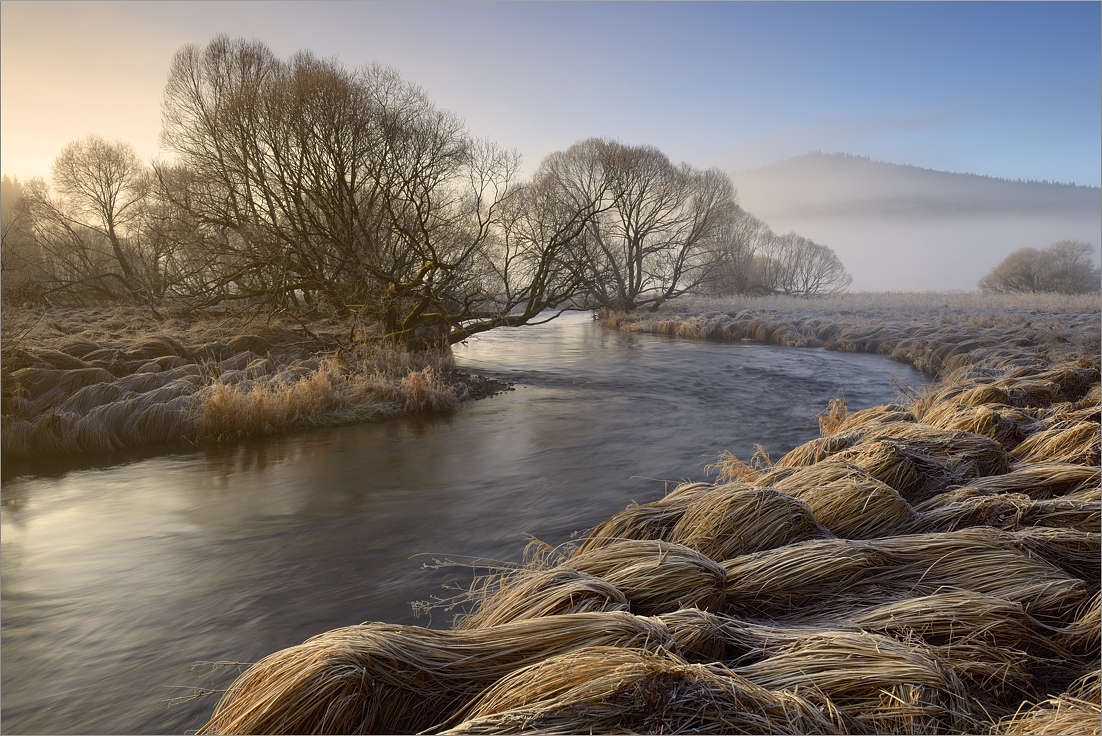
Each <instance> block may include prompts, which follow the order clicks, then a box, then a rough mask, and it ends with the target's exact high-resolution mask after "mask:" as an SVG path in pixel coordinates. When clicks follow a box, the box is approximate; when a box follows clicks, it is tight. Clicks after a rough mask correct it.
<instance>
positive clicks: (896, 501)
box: [774, 460, 914, 539]
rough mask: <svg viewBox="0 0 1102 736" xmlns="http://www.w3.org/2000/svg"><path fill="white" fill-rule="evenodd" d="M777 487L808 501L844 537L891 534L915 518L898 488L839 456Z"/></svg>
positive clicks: (783, 480) (821, 519)
mask: <svg viewBox="0 0 1102 736" xmlns="http://www.w3.org/2000/svg"><path fill="white" fill-rule="evenodd" d="M774 487H775V488H777V489H778V490H780V491H784V492H785V493H788V494H790V495H791V496H793V497H795V498H798V499H800V500H801V501H804V502H805V503H807V505H808V507H809V508H810V509H811V512H812V513H813V514H814V515H815V518H816V519H817V520H818V521H819V523H820V524H822V525H823V526H824V527H826V528H827V529H828V530H829V531H830V532H831V533H832V534H834V535H835V536H838V537H843V538H845V539H869V538H875V537H885V536H889V535H891V534H893V533H895V532H896V530H898V529H899V528H900V527H901V526H903V525H904V524H906V523H908V522H909V521H910V520H911V519H913V518H914V511H913V510H912V509H911V507H910V505H909V504H908V503H907V502H906V501H904V500H903V497H902V496H900V495H899V492H898V491H896V490H895V489H894V488H892V487H891V486H889V485H887V484H886V483H882V482H881V481H879V480H877V479H876V478H873V477H872V476H871V475H869V474H868V472H866V471H864V470H862V469H861V468H860V467H858V466H856V465H852V464H849V463H846V462H843V461H840V460H824V461H823V462H820V463H817V464H815V465H812V466H809V467H806V468H800V469H799V470H797V471H796V472H794V473H792V474H791V475H789V476H787V477H785V478H781V479H779V480H777V481H775V482H774Z"/></svg>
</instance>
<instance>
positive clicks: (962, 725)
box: [736, 631, 985, 733]
mask: <svg viewBox="0 0 1102 736" xmlns="http://www.w3.org/2000/svg"><path fill="white" fill-rule="evenodd" d="M736 672H737V673H738V674H740V675H742V676H743V677H745V678H746V679H747V680H749V681H750V682H753V683H754V684H756V685H760V686H761V687H764V688H767V689H769V690H774V691H785V692H798V693H801V694H803V696H804V697H805V698H808V699H809V700H811V701H812V702H816V701H821V702H823V703H824V705H825V704H827V703H829V705H830V707H831V708H835V709H837V710H838V711H840V712H841V713H842V714H843V715H845V716H847V717H849V718H851V719H853V721H855V722H856V723H858V724H859V725H860V727H861V728H862V729H863V730H866V731H867V732H871V733H944V732H957V733H961V732H964V733H967V732H970V731H974V730H976V729H977V727H979V726H980V725H981V724H982V723H984V720H985V719H984V717H983V713H982V711H979V709H978V708H977V707H976V705H975V704H974V703H973V701H972V700H971V699H970V698H969V697H968V692H967V690H966V687H965V684H964V683H963V682H962V681H961V679H960V677H958V675H957V674H956V673H955V672H954V671H953V670H952V669H951V668H949V667H946V666H945V665H944V664H942V662H941V661H939V659H938V657H936V656H935V655H934V654H933V653H931V652H929V651H924V650H923V647H921V646H917V645H913V644H912V645H907V644H903V643H901V642H898V641H896V640H895V639H892V638H890V637H886V636H881V635H878V634H871V633H866V632H848V631H824V632H822V633H820V634H816V635H813V636H808V637H805V638H802V639H801V640H800V641H798V642H796V643H795V644H792V645H791V646H788V647H785V648H782V649H781V650H780V651H778V652H776V653H775V654H772V655H771V656H769V657H768V658H766V659H763V660H762V661H760V662H755V663H754V664H750V665H746V666H743V667H739V668H738V669H737V670H736Z"/></svg>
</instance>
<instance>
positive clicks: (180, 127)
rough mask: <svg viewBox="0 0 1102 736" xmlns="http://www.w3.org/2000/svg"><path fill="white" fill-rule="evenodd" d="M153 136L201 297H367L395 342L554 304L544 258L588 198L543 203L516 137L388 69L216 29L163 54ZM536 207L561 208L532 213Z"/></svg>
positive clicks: (302, 301)
mask: <svg viewBox="0 0 1102 736" xmlns="http://www.w3.org/2000/svg"><path fill="white" fill-rule="evenodd" d="M162 137H163V142H164V143H165V144H166V145H167V146H168V147H169V148H171V149H172V150H173V151H175V153H176V168H177V170H176V171H170V170H169V169H167V168H165V169H162V171H161V174H162V176H161V179H162V181H163V182H164V183H165V186H164V187H163V189H164V191H166V192H168V193H169V194H168V196H169V197H170V198H171V200H172V201H173V202H174V203H175V204H176V206H178V207H179V208H180V209H181V210H182V211H184V212H185V213H186V215H187V217H188V218H190V220H191V221H192V222H194V224H195V226H196V227H197V228H199V229H200V230H201V231H202V233H201V234H200V236H199V237H198V239H197V242H199V243H202V244H205V245H206V247H208V248H210V254H209V257H208V259H207V262H208V263H210V264H212V267H211V269H210V274H209V276H210V278H209V279H207V283H206V285H205V294H204V296H205V297H206V298H207V299H209V300H225V299H248V300H251V301H256V300H263V301H267V302H269V303H273V304H283V305H287V306H296V305H297V306H308V307H309V306H319V305H324V306H326V307H328V308H332V309H334V310H336V311H337V312H340V313H348V312H352V311H365V312H367V313H369V314H372V315H374V316H375V317H377V318H378V320H379V321H380V322H381V324H382V325H383V326H384V328H385V331H386V333H387V334H388V335H390V336H392V337H393V338H394V339H397V340H407V341H416V340H423V339H426V338H431V337H434V336H441V337H443V336H445V335H446V336H447V338H446V339H448V340H449V341H452V342H454V341H455V340H459V339H463V338H464V337H466V336H468V335H470V334H473V333H474V332H478V331H481V330H482V329H491V328H492V327H494V326H497V325H499V324H522V323H524V322H525V321H527V320H530V319H533V318H534V317H535V316H536V315H537V314H539V313H540V312H542V311H543V310H545V309H547V308H550V307H555V306H557V304H559V303H560V302H561V301H562V300H563V299H565V298H567V296H568V295H567V294H566V293H565V291H568V290H564V289H563V288H560V286H558V285H554V284H553V279H552V274H557V273H558V270H559V265H560V264H559V263H558V262H557V261H556V259H557V258H559V256H560V254H561V253H562V252H564V251H565V250H566V249H567V246H568V243H567V242H566V241H572V240H577V238H578V236H579V233H580V230H581V225H582V224H584V223H585V222H586V220H587V219H588V218H589V217H591V216H592V212H593V211H594V209H595V207H594V205H593V203H579V204H578V205H577V206H575V207H573V209H571V211H570V213H569V214H568V215H565V216H564V215H563V212H562V210H561V208H560V209H559V210H554V211H551V210H546V209H543V210H541V209H540V208H539V207H538V206H537V205H538V203H539V201H540V197H539V195H538V191H539V187H538V186H536V185H532V186H531V187H526V186H521V185H519V184H518V183H517V181H516V174H517V169H518V166H519V159H518V157H517V156H516V154H515V153H513V152H511V151H506V150H502V149H500V148H499V147H497V146H494V145H491V144H488V143H484V142H480V141H476V140H473V139H472V138H471V137H470V136H469V135H468V134H467V133H466V131H465V130H464V128H463V125H462V123H461V122H460V121H459V119H458V118H456V117H455V116H454V115H453V114H451V113H449V112H447V111H444V110H439V109H437V108H436V107H435V106H434V105H432V103H431V102H430V101H429V100H428V98H427V97H426V95H425V94H424V92H423V91H421V90H420V89H419V88H417V87H415V86H413V85H411V84H409V83H407V82H405V81H403V80H402V79H401V77H400V76H399V75H398V74H397V73H396V72H394V71H393V70H390V69H386V68H383V67H379V66H368V67H364V68H361V69H356V70H349V69H346V68H344V67H342V66H341V65H339V64H337V63H336V62H334V61H329V60H324V59H319V58H317V57H316V56H314V55H312V54H310V53H299V54H297V55H295V56H294V57H292V58H291V59H289V60H281V59H279V58H277V57H275V56H274V54H272V52H271V51H270V50H269V49H268V48H267V47H266V46H264V45H263V44H259V43H249V42H245V41H241V40H230V39H228V38H226V37H219V38H216V39H215V40H214V41H212V42H211V43H210V44H207V45H206V46H202V47H201V46H186V47H184V48H183V49H181V50H180V51H179V52H178V53H177V55H176V57H175V58H174V60H173V63H172V68H171V72H170V75H169V80H168V84H167V86H166V88H165V103H164V129H163V136H162ZM170 179H171V185H170ZM529 189H532V191H531V192H530V193H529V192H528V190H529ZM522 201H523V202H526V203H529V204H531V205H532V206H533V207H534V208H535V209H533V210H532V211H531V212H525V213H523V215H518V214H517V213H516V207H517V206H518V203H519V202H522ZM560 204H561V203H560ZM568 209H569V208H568ZM540 212H543V213H544V215H545V216H547V217H552V218H555V217H559V218H560V220H561V221H560V220H555V219H552V220H551V221H549V222H546V223H541V226H540V227H534V226H533V225H532V223H531V220H530V217H531V216H534V215H535V214H537V213H540ZM560 216H562V217H560ZM544 236H546V237H547V238H548V239H547V240H540V239H539V238H540V237H544ZM503 259H504V260H503ZM521 264H524V265H523V266H522V265H521ZM534 264H535V265H534ZM525 279H527V281H525Z"/></svg>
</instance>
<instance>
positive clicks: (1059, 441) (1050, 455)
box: [1014, 420, 1102, 466]
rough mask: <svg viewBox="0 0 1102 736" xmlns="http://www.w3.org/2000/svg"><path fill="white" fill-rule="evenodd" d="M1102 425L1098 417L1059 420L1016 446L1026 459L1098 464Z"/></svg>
mask: <svg viewBox="0 0 1102 736" xmlns="http://www.w3.org/2000/svg"><path fill="white" fill-rule="evenodd" d="M1100 446H1102V429H1100V427H1099V423H1098V422H1097V421H1093V422H1089V421H1075V420H1071V421H1066V422H1057V423H1056V424H1054V425H1052V426H1051V427H1049V428H1048V429H1045V430H1043V431H1041V432H1038V433H1036V434H1034V435H1032V436H1030V437H1029V438H1028V439H1026V440H1023V441H1022V443H1021V444H1020V445H1018V446H1017V447H1015V448H1014V457H1016V458H1018V459H1019V460H1021V461H1022V462H1026V463H1037V462H1063V463H1076V464H1079V465H1092V466H1098V464H1099V447H1100Z"/></svg>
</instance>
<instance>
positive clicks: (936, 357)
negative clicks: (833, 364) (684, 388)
mask: <svg viewBox="0 0 1102 736" xmlns="http://www.w3.org/2000/svg"><path fill="white" fill-rule="evenodd" d="M602 323H603V324H604V325H606V326H608V327H612V328H615V329H620V330H624V331H627V332H649V333H654V334H659V335H676V336H679V337H691V338H700V339H707V340H724V341H742V342H756V343H762V344H766V345H790V346H794V347H821V348H826V349H827V350H839V351H843V352H857V353H875V354H878V355H884V356H887V357H889V358H891V359H892V360H897V361H900V362H903V363H907V364H909V365H912V366H914V367H915V368H917V369H918V370H920V371H922V372H923V373H927V374H930V375H932V376H937V377H939V378H941V377H944V376H947V375H948V374H949V373H951V372H952V371H954V370H957V369H959V368H962V367H967V366H971V365H980V364H993V363H998V362H1000V361H1006V360H1016V361H1025V360H1035V361H1038V362H1052V361H1059V360H1064V359H1074V358H1075V357H1078V356H1080V355H1085V356H1088V357H1091V356H1098V354H1099V349H1100V344H1102V338H1100V335H1099V325H1100V324H1102V308H1100V302H1099V295H1098V294H1084V295H1078V296H1065V295H1060V294H1005V295H1002V294H983V293H964V292H945V293H939V292H884V293H871V294H841V295H838V296H833V297H824V298H821V299H803V298H798V297H784V296H775V297H732V298H704V297H685V298H682V299H678V300H676V301H674V302H668V303H666V304H665V305H663V306H662V307H661V308H660V309H658V310H657V311H655V312H636V313H632V314H620V313H617V314H611V315H606V316H605V317H604V319H603V322H602Z"/></svg>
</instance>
